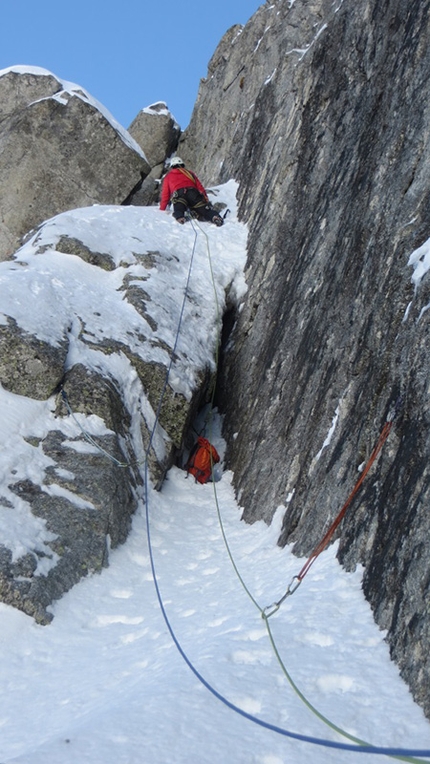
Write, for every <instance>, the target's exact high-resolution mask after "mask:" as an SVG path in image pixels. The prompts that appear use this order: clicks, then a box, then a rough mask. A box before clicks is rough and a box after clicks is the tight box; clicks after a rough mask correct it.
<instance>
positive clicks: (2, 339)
mask: <svg viewBox="0 0 430 764" xmlns="http://www.w3.org/2000/svg"><path fill="white" fill-rule="evenodd" d="M147 212H148V213H149V214H150V213H153V215H152V218H151V217H147V219H146V223H145V221H143V222H142V211H141V209H136V208H133V207H120V206H115V205H112V206H109V207H103V206H99V205H96V206H94V207H90V208H84V209H82V210H73V211H70V212H68V213H63V214H62V215H59V216H57V217H56V218H53V219H51V220H50V221H47V222H46V223H45V224H43V225H42V226H41V227H40V228H39V229H38V230H36V231H35V232H34V234H33V236H32V237H30V238H29V239H28V241H27V242H26V243H25V244H24V245H23V247H22V248H21V249H20V250H18V252H16V253H15V255H14V256H13V258H11V259H10V260H8V261H4V262H2V263H0V304H1V310H0V394H1V396H2V402H3V406H4V411H5V410H7V407H8V402H9V400H10V398H8V395H9V396H10V395H13V396H19V398H20V400H19V406H20V409H19V410H21V409H22V411H23V416H22V419H21V418H20V417H19V416H18V417H17V419H18V421H17V422H16V427H15V429H13V430H12V431H11V432H12V434H11V435H10V437H9V440H10V441H11V442H10V443H9V446H10V453H11V456H10V459H8V456H7V454H6V453H4V454H3V465H4V469H3V477H2V484H1V490H0V511H1V515H2V521H3V520H4V522H5V527H8V523H15V524H18V525H19V528H20V537H19V542H20V543H19V545H18V548H16V545H15V544H14V542H13V540H11V538H10V537H9V536H8V534H6V536H7V538H2V539H0V600H1V601H2V602H5V603H7V604H9V605H12V606H14V607H17V608H19V609H21V610H23V611H24V612H25V613H27V614H29V615H31V616H33V617H34V618H35V619H36V620H37V621H38V622H39V623H42V624H46V623H49V621H50V620H51V618H52V612H51V610H50V605H51V604H52V603H53V601H54V600H56V599H58V598H59V597H61V596H62V594H64V592H66V591H68V590H69V589H70V588H71V587H72V586H74V585H75V584H76V583H77V582H78V581H79V580H80V579H81V578H82V577H84V576H86V575H88V574H90V573H93V572H99V571H100V570H101V569H102V568H103V567H105V566H107V565H108V562H109V552H110V549H111V548H114V547H116V546H117V545H118V544H120V543H123V542H124V541H125V540H126V538H127V534H128V532H129V529H130V527H131V518H132V515H133V513H134V512H135V510H136V508H137V506H138V500H139V499H140V500H142V485H143V481H144V478H145V479H146V478H147V477H148V476H149V478H150V479H151V480H152V482H153V484H154V486H155V487H156V488H160V487H161V484H162V482H163V480H164V477H165V473H166V471H167V470H168V469H169V467H171V466H172V464H174V463H175V462H176V458H177V456H178V454H180V453H181V452H182V451H183V449H184V447H185V441H186V439H187V437H189V432H190V428H191V422H192V421H193V420H194V419H195V416H196V414H197V410H198V408H199V406H200V404H201V401H202V398H203V397H204V395H205V392H206V389H207V387H208V385H209V383H210V382H211V380H212V377H213V374H214V361H213V362H212V363H211V362H210V360H209V359H208V357H206V360H205V358H204V355H202V354H201V351H200V348H199V346H198V343H197V342H195V341H194V340H193V336H190V333H191V332H192V327H193V322H192V321H191V320H190V316H189V313H191V315H192V316H193V318H194V320H200V321H201V323H202V326H203V327H204V328H203V329H202V332H203V336H204V337H205V340H206V343H207V342H208V335H209V334H210V332H211V331H212V324H213V321H212V320H210V319H209V318H208V316H207V308H206V306H205V305H204V297H205V296H206V292H205V291H204V290H203V287H202V290H203V291H202V292H201V291H200V287H199V286H198V285H194V287H193V293H192V297H190V298H189V299H188V302H187V305H185V306H184V315H187V316H188V319H187V321H186V328H185V329H183V334H184V335H185V336H184V338H183V342H182V346H181V347H180V346H179V345H178V344H177V347H176V349H175V351H173V343H174V341H175V332H174V331H173V329H172V324H173V323H174V322H175V321H177V317H178V315H179V313H180V309H181V305H182V301H183V300H184V294H183V283H184V279H185V275H186V268H187V267H188V252H187V248H186V246H185V247H183V249H182V251H180V252H177V244H176V243H175V239H174V237H173V242H172V241H170V244H169V243H164V245H163V251H162V252H160V251H158V250H155V249H153V248H151V246H150V245H148V244H147V241H148V236H149V235H150V234H149V231H154V237H155V241H158V240H159V239H158V232H157V222H158V221H159V219H160V218H161V223H159V225H158V228H159V227H160V225H161V226H162V225H163V224H164V226H165V230H166V234H167V235H166V239H167V240H168V239H169V236H168V234H169V231H170V229H171V227H172V226H171V221H170V220H169V219H168V218H167V216H161V215H159V213H158V210H151V211H149V210H148V211H147ZM181 258H182V259H181ZM184 269H185V275H184ZM172 272H173V273H174V274H175V276H174V277H172V275H171V274H172ZM226 286H227V285H226ZM214 310H215V309H214ZM187 311H188V313H187ZM207 322H208V323H209V325H206V324H207ZM213 332H214V338H213V342H214V343H215V333H216V331H215V330H213ZM187 333H188V334H187ZM187 339H188V341H187ZM205 347H206V346H205ZM214 352H215V351H214ZM168 369H169V373H170V376H168ZM13 403H14V410H15V406H16V403H17V401H16V400H14V401H13ZM155 412H157V413H156V414H155ZM4 416H5V414H4ZM5 432H9V430H7V428H6V430H5ZM188 445H189V444H188ZM144 465H147V471H146V468H145V470H144ZM12 518H13V520H12Z"/></svg>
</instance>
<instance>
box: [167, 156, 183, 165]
mask: <svg viewBox="0 0 430 764" xmlns="http://www.w3.org/2000/svg"><path fill="white" fill-rule="evenodd" d="M184 165H185V162H184V160H183V159H181V157H173V159H172V161H171V162H170V167H181V166H184Z"/></svg>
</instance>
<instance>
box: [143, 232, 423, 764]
mask: <svg viewBox="0 0 430 764" xmlns="http://www.w3.org/2000/svg"><path fill="white" fill-rule="evenodd" d="M192 226H193V230H194V232H195V239H194V245H193V252H192V256H191V259H190V265H189V270H188V276H187V282H186V287H185V290H184V298H183V303H182V308H181V312H180V318H179V323H178V328H177V333H176V339H175V344H174V348H173V350H172V354H171V359H170V364H169V366H168V369H167V373H166V379H165V383H164V387H163V389H162V393H161V396H160V400H159V404H158V407H157V412H156V417H155V421H154V426H153V428H152V432H151V436H150V440H149V444H148V448H147V450H146V458H145V460H144V500H145V514H146V532H147V540H148V551H149V557H150V563H151V571H152V576H153V580H154V587H155V591H156V595H157V599H158V603H159V606H160V610H161V613H162V616H163V619H164V621H165V624H166V627H167V629H168V631H169V633H170V636H171V638H172V641H173V643H174V645H175V647H176V648H177V650H178V652H179V654H180V655H181V657H182V659H183V660H184V661H185V663H186V665H187V666H188V668H189V669H190V670H191V671H192V673H193V674H194V675H195V676H196V678H197V679H198V680H199V682H200V683H201V684H202V685H203V686H204V687H205V688H206V689H207V690H208V691H209V692H210V693H211V694H212V695H213V696H214V697H216V698H217V699H218V700H219V701H220V702H221V703H223V704H224V705H225V706H226V707H227V708H229V709H230V710H232V711H234V712H235V713H237V714H239V715H240V716H242V717H244V718H245V719H248V720H249V721H251V722H253V723H254V724H257V725H258V726H260V727H263V728H265V729H267V730H270V731H272V732H276V733H278V734H280V735H283V736H284V737H288V738H291V739H294V740H300V741H302V742H306V743H310V744H312V745H318V746H323V747H326V748H334V749H338V750H343V751H356V752H357V753H372V754H380V755H384V756H391V757H395V758H400V759H404V760H406V761H407V760H408V759H406V758H405V757H411V756H412V757H416V756H424V757H430V750H429V749H404V748H394V747H393V748H389V747H383V746H373V745H370V744H368V743H363V744H357V743H341V742H335V741H331V740H326V739H325V738H317V737H313V736H311V735H304V734H301V733H298V732H292V731H291V730H287V729H285V728H283V727H279V726H277V725H274V724H271V723H270V722H266V721H264V720H263V719H260V718H258V717H257V716H254V715H253V714H251V713H248V712H247V711H244V710H243V709H241V708H239V707H238V706H236V705H235V704H234V703H232V702H231V701H230V700H228V698H226V697H225V696H224V695H222V693H220V692H219V691H218V690H217V689H215V687H213V685H211V684H210V683H209V682H208V681H207V680H206V679H205V678H204V676H203V675H202V674H201V673H200V672H199V671H198V669H197V668H196V667H195V666H194V664H193V663H192V661H191V660H190V658H189V657H188V655H187V654H186V652H185V650H184V649H183V648H182V646H181V644H180V642H179V640H178V638H177V637H176V634H175V632H174V629H173V627H172V625H171V623H170V620H169V617H168V615H167V612H166V609H165V606H164V602H163V598H162V595H161V591H160V587H159V584H158V578H157V571H156V566H155V560H154V553H153V548H152V541H151V529H150V515H149V490H148V485H149V476H148V456H149V449H150V447H151V443H152V439H153V436H154V433H155V428H156V426H157V422H158V416H159V413H160V410H161V405H162V400H163V397H164V393H165V390H166V388H167V384H168V379H169V374H170V370H171V368H172V364H173V358H174V353H175V349H176V346H177V342H178V339H179V335H180V329H181V324H182V318H183V313H184V308H185V303H186V298H187V294H188V287H189V282H190V278H191V270H192V264H193V258H194V252H195V246H196V241H197V235H198V231H197V229H196V227H195V225H194V224H193V222H192ZM197 228H198V229H199V230H202V229H201V228H200V226H198V225H197ZM203 233H204V235H205V236H206V241H207V246H208V254H209V262H210V268H211V274H212V279H213V272H212V263H211V259H210V249H209V243H208V236H207V234H206V232H204V231H203ZM213 280H214V279H213ZM214 289H215V284H214ZM215 299H216V302H217V309H218V301H217V297H216V292H215ZM217 320H218V319H217ZM217 352H218V345H217ZM221 527H222V526H221ZM223 535H224V538H225V534H223ZM225 541H227V540H226V538H225ZM227 549H229V547H228V543H227ZM230 556H231V554H230ZM231 559H232V556H231ZM232 562H233V565H234V567H235V569H236V570H237V568H236V566H235V563H234V560H233V559H232ZM250 596H251V599H252V600H253V601H254V603H255V604H256V605H257V607H258V608H259V609H260V610H261V608H260V607H259V605H258V603H256V601H255V600H254V598H253V597H252V595H251V594H250ZM266 622H267V619H266ZM269 636H270V638H271V641H272V645H273V647H274V649H275V652H277V649H276V645H275V644H274V640H273V637H272V635H271V632H270V631H269ZM281 665H283V664H281ZM318 715H319V716H320V717H321V716H322V715H320V714H318ZM338 731H339V732H340V733H341V734H342V731H341V730H340V729H339V728H338Z"/></svg>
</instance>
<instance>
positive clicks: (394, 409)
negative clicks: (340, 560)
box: [262, 396, 402, 618]
mask: <svg viewBox="0 0 430 764" xmlns="http://www.w3.org/2000/svg"><path fill="white" fill-rule="evenodd" d="M401 405H402V397H401V396H400V397H399V398H398V399H397V401H396V402H395V403H394V404H393V405H392V406H390V410H389V412H388V416H387V418H386V420H385V424H384V426H383V428H382V430H381V433H380V435H379V438H378V440H377V443H376V445H375V447H374V449H373V451H372V453H371V455H370V457H369V459H368V461H367V464H366V466H365V467H364V469H363V471H362V473H361V475H360V477H359V479H358V480H357V482H356V484H355V486H354V488H353V489H352V491H351V493H350V494H349V496H348V498H347V500H346V502H345V504H344V505H343V507H342V509H341V510H340V512H339V514H338V515H337V516H336V518H335V519H334V521H333V522H332V524H331V525H330V527H329V529H328V530H327V532H326V533H325V534H324V536H323V538H322V539H321V541H320V542H319V544H317V546H316V547H315V549H314V551H313V552H312V554H311V555H310V556H309V557H308V559H307V560H306V562H305V564H304V565H303V567H302V569H301V571H300V573H298V575H297V576H294V577H293V579H292V581H291V582H290V584H289V585H288V587H287V589H286V591H285V594H284V595H283V596H282V597H281V598H280V599H279V600H278V601H277V602H274V603H273V604H272V605H269V606H268V607H266V608H264V610H263V616H262V617H263V618H270V616H271V615H273V614H274V613H276V612H277V611H278V610H279V608H280V606H281V605H282V603H283V602H284V601H285V600H286V599H287V597H289V596H290V595H291V594H294V592H295V591H297V589H298V588H299V586H300V584H301V583H302V581H303V579H304V577H305V575H306V573H307V572H308V571H309V569H310V568H311V566H312V565H313V564H314V562H315V560H316V559H317V557H318V556H319V555H320V554H321V552H323V551H324V549H325V548H326V547H327V545H328V544H329V542H330V540H331V539H332V538H333V535H334V533H335V531H336V528H337V527H338V526H339V525H340V523H341V521H342V520H343V518H344V517H345V514H346V511H347V509H348V507H349V506H350V504H351V502H352V500H353V499H354V497H355V496H356V494H357V493H358V491H359V490H360V488H361V486H362V484H363V482H364V480H365V478H366V475H367V474H368V472H369V470H370V468H371V467H372V465H373V463H374V461H375V459H376V458H377V456H378V455H379V453H380V452H381V450H382V447H383V445H384V443H385V441H386V440H387V438H388V436H389V434H390V432H391V428H392V426H393V422H394V419H395V417H396V416H397V414H398V412H399V410H400V407H401Z"/></svg>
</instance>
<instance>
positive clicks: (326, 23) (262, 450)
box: [179, 0, 430, 716]
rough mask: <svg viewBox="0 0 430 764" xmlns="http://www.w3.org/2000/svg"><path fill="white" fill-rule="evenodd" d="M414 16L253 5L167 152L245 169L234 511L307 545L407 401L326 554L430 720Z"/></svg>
mask: <svg viewBox="0 0 430 764" xmlns="http://www.w3.org/2000/svg"><path fill="white" fill-rule="evenodd" d="M290 6H291V7H290ZM429 26H430V25H429V3H428V2H423V1H422V0H383V1H382V2H381V0H360V1H359V2H355V0H354V1H353V0H343V2H341V0H337V2H334V3H333V2H324V1H323V0H321V2H315V3H308V2H304V0H303V1H302V0H296V2H295V3H294V4H291V3H289V2H285V1H284V0H278V2H271V3H266V4H265V5H264V6H262V7H261V8H260V9H259V11H258V12H257V13H256V14H255V16H254V17H253V18H252V19H251V20H250V22H249V23H248V24H247V25H246V27H245V28H244V29H241V28H238V27H234V28H233V29H232V30H230V31H229V32H228V33H227V35H226V36H225V38H224V39H223V40H222V41H221V43H220V46H219V47H218V49H217V51H216V52H215V54H214V56H213V58H212V60H211V62H210V64H209V70H208V77H207V79H206V80H203V81H202V83H201V87H200V92H199V96H198V100H197V104H196V108H195V112H194V114H193V118H192V120H191V124H190V127H189V128H188V130H187V131H186V133H185V134H184V136H183V138H182V145H180V148H179V152H180V154H181V156H184V157H185V158H186V159H187V160H188V161H189V162H190V164H191V165H192V166H193V167H194V169H196V171H197V172H198V173H199V175H200V176H201V177H202V179H203V180H204V182H208V181H211V182H217V181H221V180H225V179H227V178H229V177H235V178H236V179H237V180H238V181H239V182H240V189H239V197H240V211H241V215H242V217H243V219H245V220H246V221H247V222H248V224H249V227H250V238H249V259H248V266H247V281H248V285H249V290H248V293H247V296H246V299H245V304H244V306H243V310H242V311H241V313H240V314H239V315H238V316H237V322H236V325H235V327H234V330H233V334H232V337H231V340H232V341H231V342H230V343H229V346H228V348H229V349H228V352H227V353H226V357H225V359H224V363H223V377H222V379H221V380H220V386H219V390H220V404H221V406H222V408H223V410H224V412H225V414H226V417H225V423H226V436H227V439H228V461H229V466H230V467H231V468H232V469H233V470H234V473H235V487H236V490H237V494H238V498H239V501H240V504H241V506H242V507H243V516H244V519H245V520H247V521H248V522H253V521H255V520H257V519H264V520H265V521H267V522H270V520H271V518H272V517H273V514H274V512H275V510H276V509H277V507H278V506H280V505H281V506H282V505H283V506H285V518H284V525H283V530H282V534H281V537H280V539H279V543H280V544H281V545H285V544H287V543H291V542H294V550H295V551H296V552H297V553H298V554H301V555H307V554H309V553H311V552H312V550H313V548H314V546H315V544H316V543H317V542H318V541H319V540H320V538H321V537H322V535H323V534H324V532H325V531H326V529H327V527H328V525H329V523H330V522H331V521H332V520H333V519H334V517H335V516H336V514H337V513H338V511H339V509H340V508H341V506H342V505H343V503H344V502H345V500H346V499H347V497H348V495H349V493H350V491H351V490H352V488H353V486H354V484H355V482H356V481H357V479H358V477H359V475H360V472H359V468H360V466H361V465H363V463H364V462H365V461H366V460H367V459H368V457H369V454H370V452H371V450H372V448H373V446H374V444H375V442H376V440H377V438H378V436H379V433H380V431H381V429H382V427H383V424H384V422H385V419H386V417H387V414H388V412H389V410H390V406H391V405H392V404H393V403H394V402H396V401H398V399H399V396H400V395H401V396H402V397H401V402H402V405H401V407H400V409H399V413H398V415H397V417H396V420H395V423H394V426H393V430H392V432H391V434H390V437H389V440H388V442H387V444H386V445H385V447H384V449H383V452H382V454H381V456H380V457H379V459H378V461H377V463H376V464H375V465H374V466H373V468H372V471H371V473H370V475H369V476H368V478H367V479H366V482H365V483H364V486H363V488H362V490H361V492H360V494H359V497H358V498H357V499H356V500H355V501H354V503H353V504H352V506H351V508H350V510H349V512H348V514H347V516H346V518H345V520H344V522H343V524H342V526H341V532H340V547H339V559H340V560H341V562H342V563H343V564H344V565H345V566H346V567H347V568H348V569H353V568H354V567H355V566H356V565H357V564H358V563H361V564H363V565H364V566H365V573H364V583H363V587H364V591H365V594H366V596H367V597H368V599H369V601H370V603H371V605H372V608H373V610H374V614H375V618H376V621H377V622H378V623H379V624H380V626H381V627H382V628H384V629H387V631H388V636H387V639H388V641H389V644H390V649H391V653H392V656H393V657H394V658H395V660H396V661H397V662H398V664H399V666H400V670H401V673H402V675H403V676H404V678H405V679H406V681H408V682H409V684H410V686H411V689H412V691H413V693H414V696H415V698H416V699H417V700H418V702H420V703H421V704H422V706H423V708H424V710H425V712H426V714H427V715H429V716H430V689H429V688H430V659H429V656H428V651H427V650H426V645H428V643H429V637H430V614H429V610H428V590H429V585H430V555H429V551H430V542H429V525H430V521H429V513H428V505H429V499H430V491H429V481H430V468H429V462H430V460H429V456H430V430H429V420H430V402H429V384H428V379H429V371H430V368H429V367H430V361H429V356H428V350H427V347H428V331H429V316H430V313H429V312H424V313H423V314H421V310H422V309H423V308H426V307H427V306H428V305H429V303H430V274H428V275H427V276H426V277H424V279H423V281H422V282H421V284H420V285H419V287H418V289H417V290H416V292H414V289H413V285H412V283H411V275H412V268H411V266H409V265H408V258H409V255H410V254H411V253H412V252H413V251H414V250H415V249H416V248H417V247H419V246H420V245H421V244H422V243H423V242H424V241H425V240H426V239H427V238H428V237H429V236H430V214H429V213H430V194H429V173H428V170H429V166H430V146H429V126H430V113H429V104H430V99H429V82H430V54H429V49H428V43H427V41H428V39H429V35H430V29H429ZM334 425H335V426H334ZM332 426H333V432H332V435H331V439H330V440H329V442H328V443H327V444H326V445H325V447H323V446H324V443H325V442H326V439H327V440H328V438H327V436H328V433H329V431H330V429H331V428H332ZM233 436H234V437H233ZM287 583H288V582H287Z"/></svg>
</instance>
